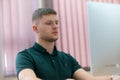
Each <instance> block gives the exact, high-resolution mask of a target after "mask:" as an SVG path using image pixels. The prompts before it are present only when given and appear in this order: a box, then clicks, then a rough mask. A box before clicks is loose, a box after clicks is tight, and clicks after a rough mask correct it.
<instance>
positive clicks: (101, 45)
mask: <svg viewBox="0 0 120 80" xmlns="http://www.w3.org/2000/svg"><path fill="white" fill-rule="evenodd" d="M87 15H88V29H89V30H88V31H89V40H90V42H89V43H90V55H91V73H92V74H93V75H98V76H99V75H100V76H102V75H114V74H120V5H118V4H111V3H98V2H88V3H87Z"/></svg>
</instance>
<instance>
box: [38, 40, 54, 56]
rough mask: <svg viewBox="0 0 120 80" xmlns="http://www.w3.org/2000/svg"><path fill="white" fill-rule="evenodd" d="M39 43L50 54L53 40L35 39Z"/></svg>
mask: <svg viewBox="0 0 120 80" xmlns="http://www.w3.org/2000/svg"><path fill="white" fill-rule="evenodd" d="M36 42H37V43H38V44H39V45H41V46H42V47H44V48H45V49H46V50H47V51H48V52H49V54H51V53H52V52H53V49H54V42H48V41H41V40H39V41H36Z"/></svg>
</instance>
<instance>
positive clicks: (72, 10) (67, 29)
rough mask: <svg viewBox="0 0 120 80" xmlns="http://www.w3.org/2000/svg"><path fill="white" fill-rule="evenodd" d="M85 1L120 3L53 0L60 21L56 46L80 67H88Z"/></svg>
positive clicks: (97, 0) (118, 0)
mask: <svg viewBox="0 0 120 80" xmlns="http://www.w3.org/2000/svg"><path fill="white" fill-rule="evenodd" d="M87 1H95V2H106V3H120V0H53V7H54V8H55V10H56V11H57V12H58V14H59V16H58V17H59V19H60V21H61V22H60V38H59V40H58V41H57V46H58V48H59V49H60V50H63V51H65V52H68V53H70V54H71V55H73V56H74V57H75V58H76V59H77V60H78V62H79V63H80V64H81V65H82V66H90V53H89V39H88V23H87V15H86V13H87V12H86V3H87ZM61 43H62V44H61Z"/></svg>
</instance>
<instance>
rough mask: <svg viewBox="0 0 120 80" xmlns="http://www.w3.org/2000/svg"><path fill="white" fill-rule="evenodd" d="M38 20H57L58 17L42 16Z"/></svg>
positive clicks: (52, 15)
mask: <svg viewBox="0 0 120 80" xmlns="http://www.w3.org/2000/svg"><path fill="white" fill-rule="evenodd" d="M40 20H58V17H57V15H55V14H50V15H43V16H42V17H41V18H40Z"/></svg>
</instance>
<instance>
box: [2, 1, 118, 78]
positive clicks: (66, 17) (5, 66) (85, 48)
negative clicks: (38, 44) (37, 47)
mask: <svg viewBox="0 0 120 80" xmlns="http://www.w3.org/2000/svg"><path fill="white" fill-rule="evenodd" d="M87 2H102V3H110V4H120V0H0V80H17V78H16V71H15V58H16V54H17V53H18V52H19V51H20V50H23V49H24V48H28V47H30V46H32V45H33V43H34V42H35V36H34V33H33V31H32V21H31V18H32V13H33V11H34V10H35V9H37V8H40V7H49V8H53V9H55V10H56V11H57V13H58V17H59V20H60V27H59V32H60V35H59V39H58V40H57V42H56V45H57V48H58V49H59V50H62V51H64V52H67V53H70V54H71V55H72V56H73V57H74V58H76V59H77V61H78V62H79V63H80V64H81V65H82V66H83V67H85V68H86V67H87V68H89V67H90V48H89V37H88V17H87V7H86V4H87Z"/></svg>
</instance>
